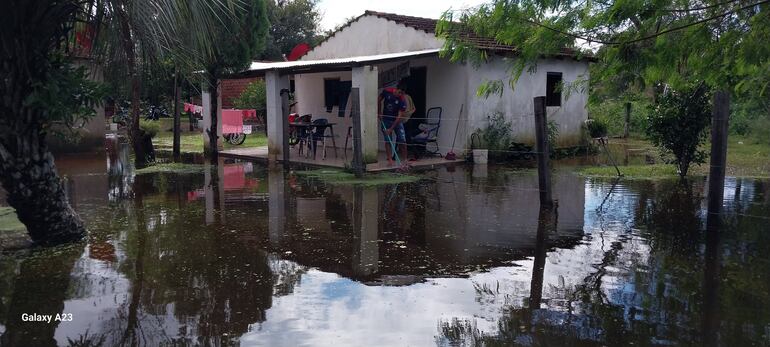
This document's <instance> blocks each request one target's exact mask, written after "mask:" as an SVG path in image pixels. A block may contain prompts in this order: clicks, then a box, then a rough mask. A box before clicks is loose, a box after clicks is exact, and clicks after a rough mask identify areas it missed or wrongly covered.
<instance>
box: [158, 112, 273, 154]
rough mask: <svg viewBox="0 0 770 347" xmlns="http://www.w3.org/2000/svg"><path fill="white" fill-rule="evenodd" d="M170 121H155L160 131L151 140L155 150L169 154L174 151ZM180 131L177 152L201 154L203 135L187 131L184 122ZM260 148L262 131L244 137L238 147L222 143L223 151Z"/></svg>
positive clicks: (264, 142)
mask: <svg viewBox="0 0 770 347" xmlns="http://www.w3.org/2000/svg"><path fill="white" fill-rule="evenodd" d="M172 121H173V120H172V119H170V118H161V119H160V120H158V121H157V122H158V123H159V124H160V131H159V132H158V135H157V136H155V137H154V138H153V139H152V144H153V145H154V146H155V150H158V151H169V152H171V151H172V150H173V149H174V148H173V147H174V132H173V123H172ZM182 130H183V131H182V133H181V134H180V136H179V150H180V151H181V152H182V153H203V135H202V134H201V133H200V132H199V131H197V130H196V131H193V132H190V131H187V130H188V123H187V122H186V121H184V120H182ZM262 146H267V135H265V133H264V132H262V131H254V132H252V133H251V134H248V135H246V141H244V142H243V144H241V145H239V146H236V145H231V144H229V143H227V142H224V148H225V149H231V148H243V147H262Z"/></svg>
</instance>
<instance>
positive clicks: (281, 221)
mask: <svg viewBox="0 0 770 347" xmlns="http://www.w3.org/2000/svg"><path fill="white" fill-rule="evenodd" d="M267 185H268V188H267V189H268V200H267V205H268V208H267V216H268V236H269V238H270V244H271V245H273V246H279V245H280V244H281V242H282V240H283V234H284V233H285V232H286V228H285V226H286V205H287V201H286V199H287V196H286V180H285V178H284V172H283V170H282V169H281V168H279V167H271V168H270V169H268V171H267Z"/></svg>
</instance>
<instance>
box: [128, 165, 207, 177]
mask: <svg viewBox="0 0 770 347" xmlns="http://www.w3.org/2000/svg"><path fill="white" fill-rule="evenodd" d="M203 170H204V166H203V165H200V164H184V163H158V164H155V165H151V166H148V167H145V168H141V169H138V170H136V174H137V175H142V174H153V173H167V172H172V173H178V174H187V173H199V172H203Z"/></svg>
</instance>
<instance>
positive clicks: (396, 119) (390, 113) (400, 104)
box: [377, 81, 407, 166]
mask: <svg viewBox="0 0 770 347" xmlns="http://www.w3.org/2000/svg"><path fill="white" fill-rule="evenodd" d="M377 104H378V112H377V114H378V115H379V119H380V124H381V126H382V128H383V133H384V134H385V140H386V141H395V143H396V144H398V151H399V156H400V159H402V160H404V164H406V132H405V131H404V113H405V111H406V110H407V103H406V100H404V81H399V82H398V85H397V86H396V88H385V89H383V90H382V93H380V97H379V98H378V102H377ZM392 146H393V144H392V143H390V142H389V143H387V144H386V145H385V153H386V154H387V157H388V166H392V165H393V151H392V149H391V148H392Z"/></svg>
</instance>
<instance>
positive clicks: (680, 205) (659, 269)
mask: <svg viewBox="0 0 770 347" xmlns="http://www.w3.org/2000/svg"><path fill="white" fill-rule="evenodd" d="M745 184H746V182H744V188H745ZM640 185H641V186H643V187H644V188H643V189H646V190H647V191H646V192H645V193H644V194H643V195H641V194H640V196H641V199H640V200H642V201H639V206H640V207H642V208H641V209H640V210H638V211H637V215H636V219H635V220H636V227H637V228H640V229H641V234H642V235H643V236H644V241H646V242H648V243H649V247H650V248H649V254H647V255H646V256H639V255H637V254H635V253H636V249H635V248H634V247H629V246H632V245H633V243H634V242H639V238H638V237H634V236H633V235H629V236H628V237H619V238H617V239H616V240H614V241H613V242H611V243H610V244H609V247H607V248H606V249H604V250H603V251H602V255H601V256H600V257H598V259H599V260H598V261H597V263H595V264H593V265H592V269H591V271H590V273H589V274H588V275H587V276H585V277H584V278H583V280H582V281H581V282H580V283H579V284H578V285H576V286H574V287H572V288H569V290H557V291H553V290H551V291H549V292H548V294H549V296H550V297H549V299H548V300H546V301H545V302H546V304H547V308H544V309H539V310H538V309H535V310H531V308H528V307H523V308H519V307H514V306H512V305H511V306H507V307H505V308H504V311H505V312H506V313H505V314H504V315H503V318H502V319H501V320H500V321H499V322H498V332H496V333H494V334H490V333H484V332H481V331H479V330H478V329H475V326H474V325H473V322H472V321H470V320H464V319H454V320H449V321H444V322H441V323H440V324H439V336H438V337H437V343H438V344H439V345H452V346H455V345H458V346H459V345H465V346H474V345H484V346H496V345H511V344H523V345H535V346H547V345H576V344H577V345H594V344H602V345H630V344H631V343H634V344H637V345H638V344H642V345H649V344H653V345H654V344H684V345H689V344H701V343H705V342H706V341H704V340H703V339H702V337H703V336H706V335H705V334H704V332H703V331H702V321H703V320H704V319H706V317H705V315H709V314H712V313H707V312H704V304H703V300H704V297H703V295H704V287H703V286H704V282H703V281H704V271H707V268H706V267H704V262H705V261H706V259H704V257H705V256H706V255H705V254H704V252H706V251H707V249H706V248H708V247H705V248H704V246H703V243H704V241H705V236H704V235H705V233H704V228H703V225H704V223H703V221H704V220H705V211H703V210H702V206H703V205H702V204H701V199H702V198H701V197H700V196H699V195H700V194H698V193H696V192H697V191H699V189H700V187H701V183H699V182H696V183H695V184H692V183H686V184H680V183H676V182H656V183H655V184H652V185H651V184H649V183H644V184H640ZM628 188H630V189H634V187H628ZM650 188H652V189H650ZM759 200H760V203H758V204H754V205H753V206H754V209H753V210H752V211H751V212H748V208H747V210H745V211H740V213H741V214H746V215H755V216H756V215H760V216H764V217H765V218H767V217H770V209H768V206H767V204H766V203H763V202H761V200H762V199H759ZM755 201H756V200H755ZM760 209H761V210H762V211H759V210H760ZM730 216H731V215H728V217H730ZM736 216H737V217H730V218H728V221H729V225H725V226H724V227H723V228H722V229H721V230H720V234H721V236H722V241H721V243H719V244H718V246H717V247H720V248H722V251H721V252H716V253H715V254H719V257H720V258H719V259H720V260H719V263H721V264H722V267H723V269H722V270H721V271H722V274H721V283H720V289H719V297H717V298H716V299H714V300H717V301H718V302H719V303H718V304H717V305H718V306H719V308H718V310H717V311H718V312H719V313H718V314H719V315H718V318H717V319H719V320H720V322H721V323H717V324H716V325H714V326H717V327H719V329H720V332H719V333H717V334H715V335H712V336H719V338H720V340H719V341H720V343H722V344H725V345H736V346H737V345H751V344H757V343H759V344H764V343H766V342H767V340H766V336H767V335H766V327H767V324H768V322H770V295H769V294H768V293H770V284H768V283H767V281H766V278H767V276H766V275H767V273H770V262H768V260H767V259H768V258H767V254H770V235H768V233H767V229H766V226H765V225H766V224H765V223H766V220H765V221H763V223H760V222H759V221H758V220H757V219H753V220H752V219H751V218H749V217H745V216H744V217H741V215H740V214H738V215H736ZM711 247H714V246H711ZM711 252H712V253H714V251H713V250H712V251H711ZM710 269H711V270H708V271H715V270H713V269H714V266H713V264H712V266H711V267H710ZM610 277H611V278H610ZM706 278H707V279H708V278H709V276H708V274H707V276H706ZM490 295H492V294H490Z"/></svg>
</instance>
